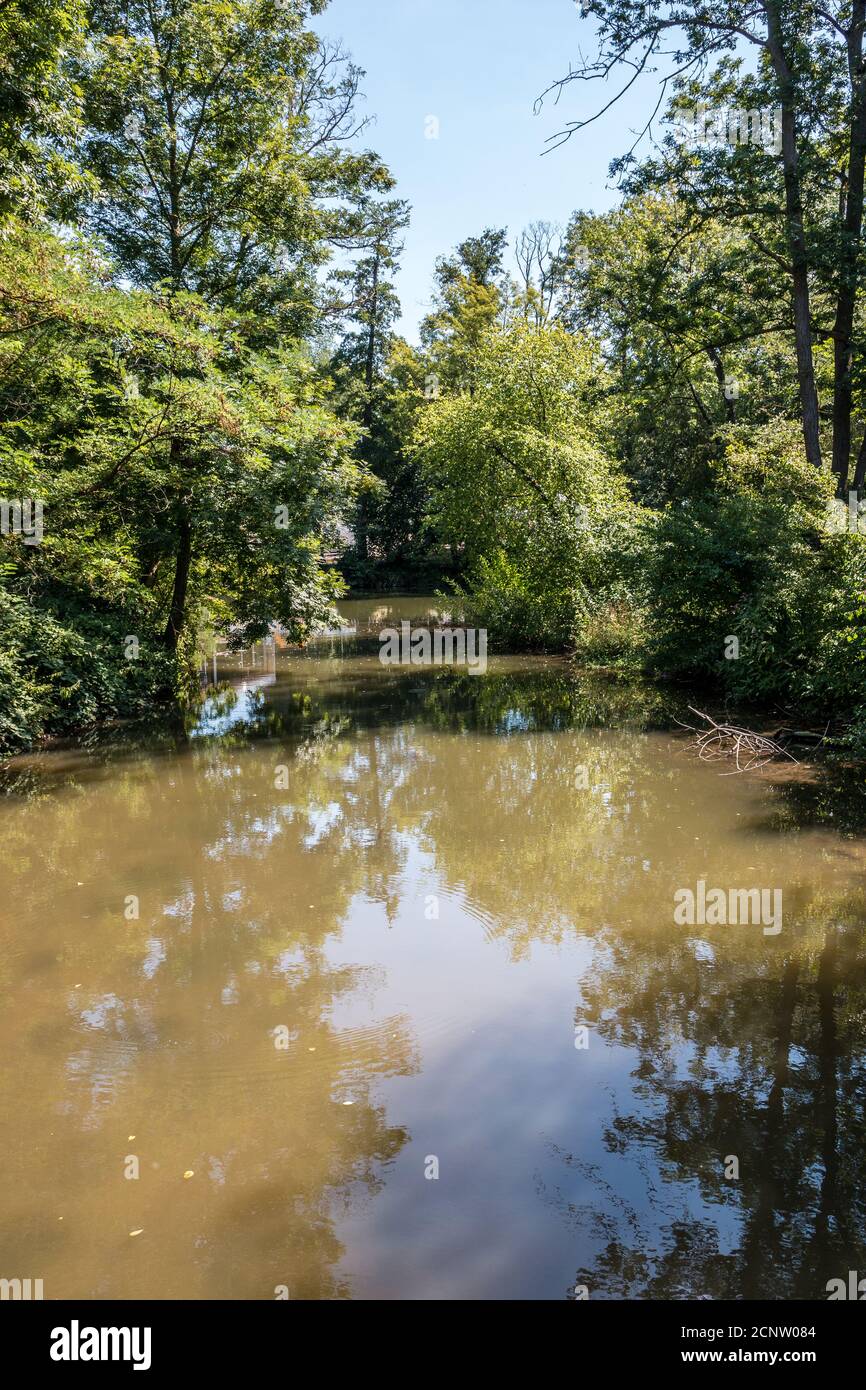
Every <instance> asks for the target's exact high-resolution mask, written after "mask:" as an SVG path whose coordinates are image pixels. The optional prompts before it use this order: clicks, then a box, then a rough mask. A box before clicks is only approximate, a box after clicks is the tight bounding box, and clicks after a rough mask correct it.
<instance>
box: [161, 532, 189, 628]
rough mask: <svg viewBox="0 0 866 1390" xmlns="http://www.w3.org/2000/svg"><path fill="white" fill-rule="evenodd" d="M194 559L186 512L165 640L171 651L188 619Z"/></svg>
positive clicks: (179, 538)
mask: <svg viewBox="0 0 866 1390" xmlns="http://www.w3.org/2000/svg"><path fill="white" fill-rule="evenodd" d="M191 560H192V523H191V521H190V519H189V517H188V516H187V515H186V513H184V515H183V516H182V517H181V521H180V525H179V527H178V542H177V558H176V560H175V568H174V587H173V589H172V594H171V607H170V609H169V613H168V622H167V624H166V628H165V636H164V637H163V641H164V643H165V645H166V647H167V648H168V650H169V651H170V652H175V651H177V644H178V642H179V640H180V635H181V633H182V631H183V626H184V622H185V621H186V591H187V586H188V584H189V569H190V562H191Z"/></svg>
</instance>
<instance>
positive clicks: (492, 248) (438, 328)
mask: <svg viewBox="0 0 866 1390" xmlns="http://www.w3.org/2000/svg"><path fill="white" fill-rule="evenodd" d="M507 236H508V233H507V231H506V230H505V228H500V229H498V230H497V229H494V228H491V227H488V228H487V229H486V230H485V231H483V232H482V233H481V235H480V236H477V237H467V238H466V240H465V241H462V242H461V243H460V245H459V246H458V247H457V250H456V252H455V253H454V255H452V256H440V258H439V259H438V260H437V262H436V269H435V283H436V288H435V292H434V308H433V312H432V313H430V314H428V315H427V317H426V318H425V319H424V320H423V322H422V324H421V342H422V344H423V345H424V347H425V348H426V349H427V352H428V354H429V359H430V365H431V370H432V373H433V375H434V377H435V386H436V387H437V388H438V387H439V386H440V385H446V386H451V385H455V384H457V383H458V382H460V383H464V384H465V385H467V386H468V388H469V389H471V383H472V379H473V376H474V371H475V360H476V356H477V353H478V350H479V348H480V346H481V343H482V340H483V339H484V337H485V335H486V334H487V332H488V331H489V330H490V328H491V327H492V326H493V324H494V323H496V322H497V320H498V319H499V317H500V315H501V314H502V312H503V309H504V307H505V303H506V285H505V269H504V266H503V257H504V255H505V249H506V245H507Z"/></svg>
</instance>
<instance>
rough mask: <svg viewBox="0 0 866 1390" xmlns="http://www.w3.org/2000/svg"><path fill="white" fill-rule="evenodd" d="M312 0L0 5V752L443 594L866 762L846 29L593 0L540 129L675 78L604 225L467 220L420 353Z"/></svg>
mask: <svg viewBox="0 0 866 1390" xmlns="http://www.w3.org/2000/svg"><path fill="white" fill-rule="evenodd" d="M324 8H325V0H125V3H123V4H119V3H118V4H115V3H112V0H89V3H87V0H0V498H2V507H3V517H2V521H3V525H2V535H0V750H2V751H4V752H7V753H8V752H15V751H17V750H20V749H23V748H27V747H28V746H32V745H33V744H34V743H36V742H38V741H39V740H40V739H43V738H45V737H46V736H51V735H69V734H78V733H80V732H81V731H83V730H85V729H87V728H89V727H93V726H94V725H97V724H100V723H103V722H105V721H109V720H116V719H126V718H131V717H136V716H141V715H147V714H148V713H150V712H152V711H153V710H154V709H155V708H157V707H160V708H162V709H166V708H172V707H175V706H177V705H178V704H181V703H182V702H183V701H184V700H185V699H186V698H188V697H189V695H190V693H191V691H192V689H193V688H194V685H195V671H196V662H197V653H198V651H199V644H200V642H201V640H202V634H203V633H219V634H222V635H224V636H227V637H228V638H229V640H230V642H231V643H233V644H235V645H242V644H246V643H250V642H252V641H255V640H257V639H259V638H261V637H263V636H264V635H265V634H266V633H267V632H268V631H269V630H270V628H271V626H272V625H273V624H275V623H276V624H279V625H280V626H281V627H282V628H283V629H284V631H285V632H286V634H287V636H288V637H289V639H290V640H293V641H298V642H302V641H303V640H304V639H305V638H306V637H307V636H309V634H310V633H311V632H313V631H314V630H315V629H316V627H317V625H320V624H322V623H324V622H327V621H328V616H329V612H330V610H331V605H332V603H333V601H334V600H335V598H337V597H338V596H339V595H340V593H341V592H344V591H345V588H346V586H347V585H351V586H352V588H353V589H354V590H356V591H358V590H364V591H377V590H379V589H398V588H403V589H406V588H409V589H412V588H418V587H419V586H425V587H429V586H430V585H433V584H435V585H436V586H438V587H440V588H442V589H444V590H446V591H448V592H451V593H453V595H454V603H455V605H457V606H458V607H459V610H460V611H461V612H462V613H463V614H464V616H465V618H466V620H467V621H469V622H472V623H475V624H476V625H478V626H483V627H485V628H486V629H487V630H488V632H489V641H490V645H491V648H492V649H493V650H496V649H499V650H512V651H513V650H519V649H536V650H542V651H567V652H570V653H572V654H573V655H574V658H575V660H576V661H578V662H579V663H581V664H583V665H585V666H599V667H605V668H613V669H617V670H622V671H642V672H646V673H649V674H652V675H656V676H658V675H664V676H665V677H667V678H673V679H677V680H682V681H684V682H695V683H701V684H703V685H707V684H709V685H711V686H713V687H714V688H715V689H716V690H717V691H718V692H719V693H720V694H721V695H724V696H728V697H730V698H731V699H734V700H738V701H743V702H752V703H760V704H764V705H766V706H773V707H778V708H781V709H784V710H786V711H791V712H794V713H795V714H796V715H797V716H798V717H799V718H802V719H812V720H820V721H832V722H833V723H834V725H835V726H836V728H837V729H838V731H839V732H840V734H842V735H843V736H844V737H845V738H847V739H848V741H849V742H850V745H851V746H852V747H853V748H857V747H858V746H859V747H861V748H862V747H864V746H866V667H864V660H866V550H864V546H866V540H864V537H863V535H861V534H860V530H861V527H860V522H859V507H860V499H861V498H862V496H863V493H864V483H866V310H864V301H863V288H864V256H863V213H864V174H866V52H864V29H866V0H846V3H842V4H839V3H836V0H831V3H830V4H829V5H827V6H823V7H822V6H817V5H815V4H811V3H799V0H758V3H720V0H701V2H700V3H690V2H689V3H682V4H672V5H667V4H656V3H643V0H587V2H586V3H584V5H583V12H584V14H585V15H587V16H590V17H591V18H593V19H594V21H595V25H596V30H597V35H598V45H599V47H598V52H597V54H596V55H595V56H594V57H593V58H591V59H589V60H587V61H586V63H585V64H584V65H583V66H574V65H572V67H570V68H569V70H568V72H567V73H566V74H565V76H564V77H562V78H561V80H560V81H558V82H557V81H556V80H555V79H556V75H557V74H556V66H557V62H558V61H559V59H558V57H557V55H556V54H555V53H552V54H551V79H552V83H553V85H552V87H551V91H550V92H549V93H546V94H535V93H530V94H528V97H529V99H531V98H532V97H533V96H536V95H538V96H539V99H540V100H548V101H549V100H553V99H558V100H559V103H560V107H561V109H562V110H563V111H564V112H566V116H565V117H564V126H563V130H562V136H561V141H562V142H563V143H567V142H569V141H579V140H580V139H581V138H585V137H584V136H583V134H582V131H583V128H584V127H585V126H587V125H589V124H591V120H592V119H595V117H592V118H591V119H590V121H586V120H584V121H577V120H572V121H569V120H568V119H567V112H568V106H569V101H570V100H571V99H572V97H573V96H574V95H575V93H576V91H577V90H578V89H579V90H580V92H581V97H582V98H583V95H584V94H585V93H584V88H583V87H581V86H580V85H579V84H581V83H582V82H587V83H590V84H591V83H592V82H593V81H594V80H595V79H599V78H601V79H604V85H603V95H602V97H601V99H600V100H599V103H598V108H597V112H596V114H597V116H598V118H599V119H602V120H603V119H604V110H605V108H606V107H607V106H609V105H610V103H611V101H613V100H615V99H616V93H617V92H618V91H622V90H626V89H627V88H628V86H629V85H630V83H631V82H632V80H633V79H634V76H635V75H636V74H637V73H638V72H642V71H644V70H645V69H647V68H656V69H658V70H659V71H660V72H661V74H662V80H661V81H660V97H659V102H658V106H657V108H656V110H655V111H648V112H647V122H648V124H647V131H646V132H644V133H643V134H645V135H646V138H645V139H644V140H643V142H642V143H641V146H640V148H641V150H642V151H643V152H642V153H641V154H638V153H637V152H636V151H635V150H633V151H631V152H624V153H623V155H622V158H620V159H619V160H617V162H616V163H615V165H614V167H613V169H612V171H611V173H612V177H613V178H614V179H615V180H616V182H617V185H618V187H619V189H620V191H621V196H620V199H619V202H618V205H617V206H616V208H615V209H614V210H613V211H609V212H605V213H603V214H599V215H594V214H592V213H591V212H588V211H585V210H580V211H576V212H575V213H574V216H573V217H572V219H571V221H570V222H569V224H568V225H567V226H565V227H556V226H553V225H551V224H549V223H548V222H545V221H544V220H542V219H541V218H539V216H537V215H535V214H537V213H543V209H538V210H533V209H528V210H527V212H528V215H527V219H526V225H525V227H524V228H523V229H520V228H516V229H515V228H499V227H487V228H467V229H466V233H467V234H466V237H465V239H464V240H463V241H462V242H461V243H460V244H459V245H458V246H457V247H456V248H453V249H450V250H449V249H448V248H443V254H442V255H441V257H440V258H439V259H438V260H437V261H436V263H435V265H434V266H432V267H431V277H432V289H433V301H432V308H431V311H430V313H429V314H428V315H427V316H426V318H425V319H424V321H423V324H422V326H421V333H420V343H419V344H418V345H412V344H410V343H409V342H407V341H406V340H405V339H404V338H402V337H401V336H399V335H398V334H397V332H396V328H395V325H396V323H397V320H398V318H399V310H400V306H399V301H398V298H397V294H396V290H395V287H394V285H395V273H396V271H397V269H398V267H399V261H400V255H401V239H402V237H403V234H404V232H405V228H406V226H407V224H408V219H409V217H410V215H411V209H410V208H409V207H408V206H407V204H406V202H405V200H403V199H402V198H401V197H400V190H399V188H397V187H396V186H395V181H394V179H393V177H392V175H391V174H390V172H389V170H388V168H387V167H386V165H385V163H384V162H383V160H382V159H381V158H380V157H379V156H378V155H377V154H376V153H375V152H374V151H372V150H370V149H368V148H367V133H368V132H367V130H366V122H365V117H364V116H363V115H362V114H361V110H362V108H361V106H360V104H359V97H360V92H361V83H362V80H363V73H362V72H361V71H360V69H359V68H358V67H357V66H356V64H355V63H354V62H353V61H352V58H351V57H350V56H348V55H347V54H345V53H344V52H343V50H342V49H341V47H340V46H338V45H334V44H331V43H328V42H326V41H324V40H322V39H321V38H320V37H319V36H318V35H317V34H316V33H314V31H313V29H312V28H311V20H312V19H313V18H314V17H315V16H316V15H317V14H318V13H319V12H321V11H322V10H323V9H324ZM665 73H667V76H665V75H664V74H665ZM599 90H601V88H599ZM589 91H591V92H592V93H595V88H594V87H590V88H589ZM647 150H649V153H647V152H646V151H647ZM546 158H548V159H549V160H550V161H551V164H552V165H553V161H555V159H556V158H557V155H556V152H555V151H551V152H550V153H549V154H548V155H547V156H546ZM551 177H555V167H552V168H551ZM863 529H866V519H864V523H863ZM335 552H336V553H337V554H339V556H340V558H339V562H338V563H337V564H335V563H334V562H333V558H334V553H335Z"/></svg>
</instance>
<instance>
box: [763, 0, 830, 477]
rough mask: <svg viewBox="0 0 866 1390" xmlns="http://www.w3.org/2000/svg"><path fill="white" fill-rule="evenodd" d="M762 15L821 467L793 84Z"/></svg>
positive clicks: (807, 397)
mask: <svg viewBox="0 0 866 1390" xmlns="http://www.w3.org/2000/svg"><path fill="white" fill-rule="evenodd" d="M764 9H765V12H766V15H767V47H768V48H769V50H770V57H771V59H772V62H773V68H774V70H775V73H776V78H777V80H778V83H779V94H780V96H781V99H782V167H783V170H784V176H785V222H786V228H787V234H788V246H789V248H790V252H791V263H792V267H793V269H792V300H793V308H794V341H795V346H796V352H797V381H798V384H799V387H800V415H801V420H802V425H803V441H804V443H805V446H806V457H807V459H808V460H809V462H810V463H811V464H813V465H814V466H815V467H816V468H820V467H821V442H820V437H819V434H818V393H817V390H816V388H815V364H814V360H813V356H812V326H811V320H810V313H809V266H808V256H807V251H806V234H805V232H804V230H803V198H802V192H801V188H800V168H799V160H798V156H797V133H796V127H795V123H794V95H795V94H794V83H793V79H792V77H791V71H790V68H789V67H788V62H787V59H786V57H785V51H784V48H783V46H782V26H781V22H780V18H779V5H778V0H764Z"/></svg>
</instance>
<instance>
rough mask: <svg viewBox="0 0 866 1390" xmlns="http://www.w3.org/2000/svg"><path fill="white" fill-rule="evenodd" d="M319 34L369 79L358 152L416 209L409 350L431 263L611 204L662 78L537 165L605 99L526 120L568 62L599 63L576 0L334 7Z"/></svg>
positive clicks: (411, 1)
mask: <svg viewBox="0 0 866 1390" xmlns="http://www.w3.org/2000/svg"><path fill="white" fill-rule="evenodd" d="M316 29H317V30H318V32H319V33H321V34H323V35H326V36H327V37H328V38H342V39H343V40H344V41H345V45H346V48H347V49H348V50H349V52H350V53H351V54H352V57H353V58H354V60H355V61H356V62H357V63H359V64H360V66H361V67H362V68H364V69H365V70H366V77H365V79H364V82H363V90H364V93H365V95H366V103H365V108H364V109H365V111H366V112H367V113H368V114H370V115H373V116H375V118H376V119H375V123H374V124H373V125H372V126H371V127H370V128H369V129H368V131H367V132H366V134H365V136H364V143H365V144H366V145H367V146H368V147H371V148H373V149H375V150H377V151H378V153H379V154H380V155H381V156H382V158H383V159H384V160H385V161H386V163H387V164H388V166H389V168H390V169H391V171H392V173H393V174H394V175H395V176H396V178H397V189H396V190H395V192H396V194H397V195H399V196H400V197H403V198H407V199H408V200H409V202H410V203H411V204H412V224H411V227H410V228H409V231H408V233H407V235H406V249H405V252H404V254H403V258H402V269H401V272H400V275H399V277H398V281H397V288H398V291H399V293H400V297H401V300H402V305H403V320H402V323H401V324H400V331H401V332H402V333H404V334H405V335H406V336H407V337H408V338H410V339H412V340H414V339H415V337H416V330H417V324H418V321H419V319H420V318H421V317H422V316H423V315H424V313H425V312H426V310H427V307H428V305H429V300H430V294H431V285H432V273H433V263H434V261H435V259H436V257H437V256H439V255H443V254H445V253H447V252H448V251H449V250H450V249H451V248H452V247H453V246H454V245H455V244H456V243H457V242H458V241H462V240H463V238H464V237H466V236H471V235H473V234H476V233H478V232H480V231H481V230H482V228H483V227H486V226H496V227H504V226H505V227H508V229H509V232H510V234H511V237H512V238H513V237H514V236H515V235H516V234H517V233H518V232H519V231H520V230H521V228H522V227H524V226H525V225H526V224H527V223H528V222H532V221H537V220H539V219H543V220H546V221H549V222H561V223H563V224H564V223H565V222H567V220H568V218H569V216H570V214H571V213H572V212H573V211H574V209H575V208H586V209H591V210H593V211H596V212H600V211H603V210H604V209H606V208H608V207H610V206H611V205H613V204H614V203H615V202H616V201H617V194H616V192H615V191H614V190H613V189H612V188H610V187H609V184H608V178H607V169H608V165H609V163H610V161H611V159H612V158H613V157H614V156H615V155H618V154H621V153H623V152H624V151H625V150H627V149H628V148H629V146H630V145H631V144H632V141H633V139H634V133H633V132H634V131H636V130H637V129H639V128H641V127H642V126H643V125H644V123H645V121H646V118H647V116H648V114H649V112H650V111H651V110H652V108H653V106H654V105H655V101H656V98H657V95H658V88H657V86H656V83H657V81H658V77H657V76H656V77H652V76H648V77H646V78H645V79H643V81H642V82H641V83H640V84H636V85H635V88H634V89H633V90H632V92H631V93H629V94H628V96H627V98H626V99H625V100H624V101H623V102H622V103H620V104H619V105H617V106H616V107H614V108H613V110H611V111H610V112H608V113H607V115H605V116H603V117H602V118H601V120H599V121H596V122H595V124H594V125H592V126H590V127H589V128H588V129H587V130H584V131H581V132H579V133H578V134H577V135H574V136H572V138H571V140H570V141H569V142H568V143H567V144H566V145H564V146H562V147H561V148H560V149H558V150H554V151H553V152H551V153H549V154H546V155H544V157H542V151H543V150H544V149H545V140H546V138H547V137H548V136H549V135H554V134H555V133H556V132H557V131H559V130H561V129H562V128H563V126H564V125H565V123H566V122H567V121H569V120H577V119H580V118H581V117H586V116H589V115H591V114H592V113H593V112H594V111H596V110H597V109H598V108H599V107H600V106H602V105H604V103H605V102H606V101H607V100H609V99H610V97H611V96H612V95H613V91H614V87H613V85H611V86H607V87H605V86H604V85H603V84H602V83H600V82H594V83H591V84H585V83H571V84H570V85H569V86H568V87H567V88H566V89H565V91H564V93H563V95H562V97H561V99H560V103H559V106H558V107H555V106H554V105H553V101H552V98H549V99H548V100H547V101H546V102H545V105H544V108H543V110H542V111H541V113H540V114H539V115H533V103H534V101H535V98H536V97H537V96H538V95H539V94H540V93H541V92H542V91H543V90H544V88H545V87H547V86H548V85H549V84H550V83H551V82H552V81H553V80H554V79H555V78H557V77H560V76H561V75H562V74H563V73H565V72H566V71H567V70H568V66H569V62H571V63H572V65H576V64H577V62H578V61H579V57H580V52H581V51H582V52H583V53H584V55H587V56H589V55H592V54H594V52H595V47H596V45H595V38H594V28H593V25H592V24H591V23H590V22H589V21H584V20H581V18H580V17H579V14H578V11H577V7H576V6H575V5H574V3H572V0H331V3H330V5H329V6H328V8H327V10H325V12H324V13H323V14H322V15H320V16H318V18H317V20H316ZM618 80H619V83H620V85H621V84H622V81H623V78H622V76H621V75H620V76H619V79H618ZM429 116H435V117H437V118H438V120H439V136H438V139H427V138H425V121H426V119H427V117H429ZM509 254H510V253H509Z"/></svg>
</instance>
